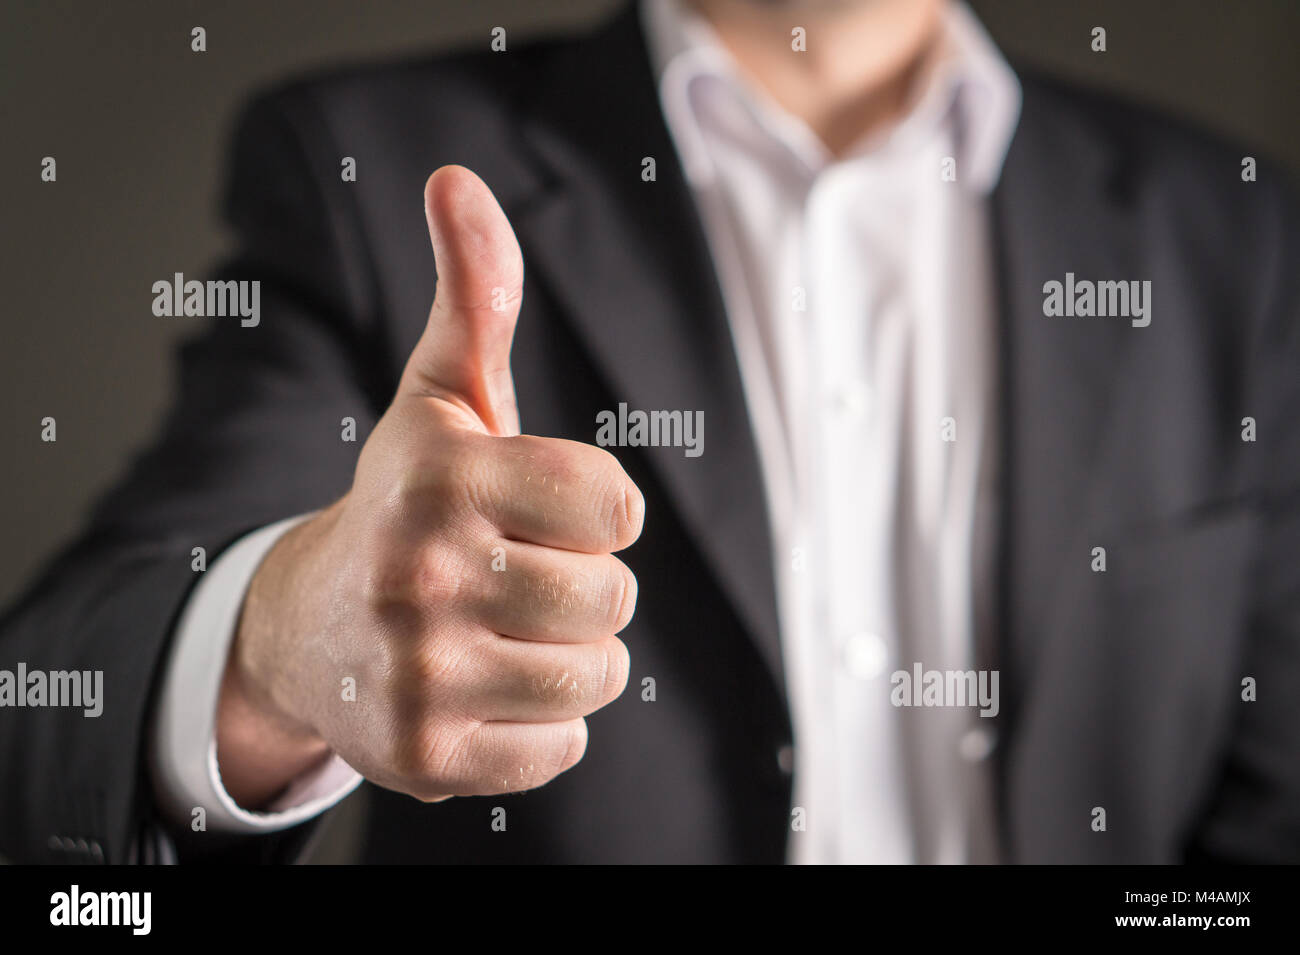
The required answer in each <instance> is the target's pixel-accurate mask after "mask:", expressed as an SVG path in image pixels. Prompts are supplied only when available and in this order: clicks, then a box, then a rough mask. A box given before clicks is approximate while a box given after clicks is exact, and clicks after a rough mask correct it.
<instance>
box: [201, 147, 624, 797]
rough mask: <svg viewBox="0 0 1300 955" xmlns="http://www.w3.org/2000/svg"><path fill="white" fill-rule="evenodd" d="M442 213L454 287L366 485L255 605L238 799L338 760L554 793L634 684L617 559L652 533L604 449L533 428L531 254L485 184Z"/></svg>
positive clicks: (443, 277)
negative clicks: (525, 327)
mask: <svg viewBox="0 0 1300 955" xmlns="http://www.w3.org/2000/svg"><path fill="white" fill-rule="evenodd" d="M425 211H426V215H427V218H428V223H429V233H430V237H431V239H432V244H433V252H434V256H435V258H436V261H437V269H438V286H437V291H436V294H435V298H434V302H433V307H432V310H431V311H430V315H429V321H428V325H427V327H426V328H425V331H424V333H423V335H422V337H421V338H420V341H419V342H418V344H417V345H416V347H415V350H414V351H413V352H412V354H411V355H410V358H409V359H408V361H407V364H406V367H405V370H404V371H403V374H402V378H401V383H400V385H399V387H398V392H397V396H396V397H395V398H394V400H393V403H392V405H391V406H390V407H389V408H388V410H387V412H386V413H385V414H384V416H383V417H382V418H381V419H380V421H379V423H378V424H377V425H376V427H375V429H374V431H373V433H372V434H371V436H370V439H369V440H368V441H367V442H366V444H365V446H364V447H363V448H362V451H361V455H360V458H359V461H358V464H357V469H356V475H355V479H354V482H353V486H352V489H351V490H350V491H349V492H348V494H347V495H346V496H345V497H343V498H342V499H341V500H340V501H338V502H336V503H335V504H334V505H333V506H332V507H330V508H328V509H327V510H325V511H323V512H321V513H320V514H318V515H316V516H315V517H314V518H313V519H311V520H309V521H307V522H305V523H304V524H302V525H299V526H298V527H297V528H295V529H294V530H293V531H291V532H290V533H289V534H287V535H286V536H285V537H284V538H282V539H281V541H280V542H279V543H278V544H277V545H276V547H275V548H273V549H272V551H271V553H270V554H269V555H268V557H267V559H266V560H265V561H264V563H263V565H262V567H261V568H260V569H259V570H258V573H257V575H256V576H255V578H254V580H253V584H252V586H251V588H250V591H249V594H248V597H247V598H246V603H245V608H244V614H243V617H242V619H241V624H240V629H239V634H238V636H237V638H236V642H235V646H234V649H233V650H232V655H231V659H230V661H229V663H228V667H227V674H226V681H225V685H224V686H223V702H222V707H221V713H220V716H219V727H218V756H219V761H220V764H221V767H222V772H223V778H225V779H226V780H227V786H228V788H231V792H232V795H234V796H235V797H236V799H237V800H240V801H243V800H241V797H240V794H239V793H237V792H235V790H234V788H232V786H231V781H232V780H233V781H235V784H236V785H237V786H239V787H240V788H243V789H244V793H245V798H248V799H250V800H251V801H254V802H255V801H256V800H257V798H258V794H259V793H267V794H269V793H271V792H273V791H274V788H275V784H277V783H278V784H279V785H283V784H284V783H285V782H287V781H288V779H275V778H274V777H275V776H276V775H277V772H276V770H274V769H272V768H271V767H272V765H275V766H291V765H293V764H294V763H295V762H304V761H306V760H307V754H308V753H315V754H317V755H319V753H321V752H322V751H323V750H325V749H328V750H332V751H333V752H335V753H338V754H339V755H340V756H342V757H343V758H344V760H346V761H347V762H348V763H349V764H350V765H351V766H353V767H354V768H355V769H356V770H357V771H358V772H360V773H361V774H362V775H364V776H366V777H367V778H368V779H370V780H371V781H372V782H375V783H377V784H379V785H381V786H385V787H387V788H390V789H395V790H398V791H401V792H405V793H409V794H410V795H412V796H415V797H417V798H420V799H423V800H429V801H432V800H436V799H441V798H444V797H446V796H450V795H471V794H490V793H502V792H513V791H518V790H523V789H529V788H532V787H535V786H539V785H541V784H542V783H545V782H547V781H548V780H550V779H552V778H554V777H555V776H556V775H558V774H559V773H562V772H564V771H565V770H566V769H569V768H570V767H571V766H573V765H574V764H575V763H577V762H578V760H580V759H581V758H582V755H583V753H584V751H585V749H586V744H587V726H586V722H585V720H584V719H583V718H584V717H585V716H586V715H587V714H589V713H591V712H593V711H594V710H597V709H599V708H600V707H602V706H604V705H605V704H607V703H609V702H610V701H612V700H613V699H615V698H616V697H617V696H618V695H619V694H620V693H622V691H623V689H624V687H625V686H626V684H627V678H628V671H629V660H628V651H627V648H626V647H625V646H624V644H623V642H622V641H621V640H619V639H618V637H617V636H615V634H617V633H618V632H619V631H620V630H622V629H623V628H624V627H625V626H627V624H628V622H629V620H630V619H631V618H632V613H633V609H634V608H635V606H636V592H637V586H636V579H635V577H633V575H632V573H631V571H630V570H628V568H627V566H626V565H624V564H623V563H622V562H621V561H620V560H619V559H618V558H617V557H614V556H613V554H614V553H615V552H617V551H619V550H622V549H623V548H625V547H627V546H629V545H630V544H631V543H632V542H633V541H635V540H636V538H637V536H638V535H639V534H640V531H641V523H642V517H643V512H644V503H643V500H642V497H641V494H640V492H639V491H638V490H637V488H636V486H635V485H634V484H633V483H632V481H631V480H630V479H629V478H628V477H627V475H626V474H625V473H624V471H623V469H622V468H621V467H620V466H619V464H618V462H617V461H616V460H615V459H614V457H613V456H612V455H610V454H609V453H608V452H606V451H603V450H601V449H600V448H596V447H593V446H591V445H586V444H581V443H578V442H574V441H564V440H559V439H552V438H541V437H534V436H529V435H521V434H520V433H519V415H518V411H517V408H516V405H515V397H514V387H513V383H512V379H511V375H510V346H511V341H512V338H513V336H514V328H515V322H516V320H517V318H518V313H519V303H520V300H521V297H522V291H523V260H522V257H521V255H520V251H519V245H518V243H517V242H516V240H515V237H514V233H513V232H512V230H511V228H510V224H509V222H508V221H507V220H506V217H505V214H504V213H503V212H502V210H501V208H500V206H498V204H497V202H496V200H495V199H494V198H493V196H492V194H491V192H490V191H489V190H488V188H487V186H486V185H484V183H483V182H482V181H481V180H479V179H478V177H476V176H475V175H474V174H473V173H471V172H469V171H468V170H467V169H464V168H461V167H457V166H446V167H443V168H442V169H439V170H438V171H437V172H435V173H434V174H433V176H431V177H430V179H429V181H428V184H427V185H426V187H425ZM349 677H351V678H352V679H354V680H355V686H356V698H355V701H351V702H348V701H343V700H341V695H342V694H341V693H340V686H341V685H342V684H343V681H345V680H346V679H347V678H349ZM259 747H260V748H261V750H262V752H261V753H260V755H259V753H258V749H259ZM268 747H269V748H271V749H282V750H286V751H287V753H281V754H280V755H282V756H284V755H287V754H291V753H296V754H298V756H299V758H298V759H297V760H295V759H292V758H282V759H278V760H273V759H268V758H267V753H266V750H267V748H268ZM280 775H283V771H282V770H281V771H280ZM245 781H246V782H247V785H246V786H245V785H244V782H245Z"/></svg>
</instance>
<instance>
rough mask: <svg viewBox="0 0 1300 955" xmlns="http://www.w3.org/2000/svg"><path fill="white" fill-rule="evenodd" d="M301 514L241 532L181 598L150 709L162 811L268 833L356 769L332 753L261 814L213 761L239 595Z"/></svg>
mask: <svg viewBox="0 0 1300 955" xmlns="http://www.w3.org/2000/svg"><path fill="white" fill-rule="evenodd" d="M309 516H310V515H307V514H303V515H299V516H298V517H291V518H288V519H287V520H283V521H279V522H278V523H275V524H270V525H268V526H266V527H263V528H261V529H260V530H256V531H253V532H252V533H251V534H248V535H246V536H245V537H242V538H240V539H239V540H238V541H236V542H235V543H234V544H233V545H231V547H229V548H228V549H227V550H226V551H225V553H223V554H222V555H221V556H220V557H219V558H218V559H217V560H216V562H215V563H213V565H212V566H211V567H210V568H208V570H207V571H206V572H205V573H204V575H203V580H202V581H200V583H199V584H198V586H197V587H195V588H194V592H193V594H192V595H191V596H190V599H189V601H188V602H187V603H186V604H185V609H184V611H183V613H182V614H181V619H180V623H179V624H178V626H177V629H176V639H175V641H174V643H173V646H172V650H171V655H170V657H169V659H168V661H167V668H166V671H165V673H164V675H163V684H162V690H161V693H160V694H159V700H158V708H157V710H156V711H155V713H154V722H153V727H152V739H151V746H150V757H151V758H150V764H151V768H152V773H153V783H154V789H155V792H156V795H157V798H158V801H159V805H160V806H161V808H162V810H163V812H164V813H165V814H166V815H167V816H168V817H169V818H171V819H173V820H175V821H176V822H177V823H180V824H187V825H190V826H191V827H196V826H195V820H196V819H197V816H196V813H195V810H196V809H202V810H203V815H205V816H206V820H205V822H204V826H205V827H206V829H207V830H209V831H217V832H234V833H248V834H253V833H266V832H272V831H275V830H277V829H287V828H288V827H290V826H294V825H297V824H298V823H301V822H305V821H307V820H308V819H310V818H312V817H313V816H316V815H319V814H320V813H322V812H324V811H325V810H326V809H328V808H330V807H331V806H333V805H334V804H335V803H337V802H339V800H341V799H343V797H345V796H346V795H348V793H350V792H352V790H353V789H355V788H356V787H357V785H358V784H360V782H361V775H360V774H359V773H358V772H357V771H356V770H354V769H353V768H352V767H351V766H349V765H348V764H347V763H345V762H344V761H343V760H342V759H341V758H340V757H338V756H337V755H333V754H331V756H330V757H329V758H328V759H327V760H325V761H323V762H322V763H320V764H319V765H318V766H315V767H313V768H312V769H310V770H307V771H306V772H304V773H303V774H301V775H300V776H298V777H297V778H296V779H295V780H294V781H293V782H292V783H291V784H290V785H289V786H288V788H287V789H286V790H285V791H284V792H283V793H282V794H281V795H280V796H279V797H278V798H277V799H276V800H275V802H274V803H272V804H271V806H269V807H268V810H267V811H265V812H251V811H249V810H247V809H244V808H243V807H242V806H240V805H238V804H237V803H236V802H235V800H234V799H233V798H232V797H231V795H230V794H229V793H228V792H226V788H225V786H224V785H223V784H222V782H221V772H220V770H219V768H218V766H217V734H216V722H217V703H218V700H219V697H220V692H221V681H222V677H223V676H224V674H225V671H226V658H227V657H228V655H229V653H230V645H231V643H232V642H233V640H234V638H235V631H236V627H237V626H238V623H239V613H240V610H241V609H242V607H243V604H244V595H245V593H246V592H247V591H248V585H249V583H250V582H251V581H252V579H253V575H254V574H255V573H256V571H257V568H258V567H259V566H260V565H261V563H262V559H263V558H264V557H265V556H266V555H267V553H269V552H270V550H271V548H272V547H273V546H274V545H275V542H276V541H278V540H279V539H280V537H281V536H283V535H284V534H285V533H286V532H287V531H288V530H290V529H291V528H292V527H294V526H295V525H297V524H299V523H300V522H302V521H304V520H306V519H307V518H308V517H309Z"/></svg>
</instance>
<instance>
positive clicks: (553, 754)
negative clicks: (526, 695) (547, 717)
mask: <svg viewBox="0 0 1300 955" xmlns="http://www.w3.org/2000/svg"><path fill="white" fill-rule="evenodd" d="M586 750H587V723H586V721H585V720H583V719H581V718H578V719H572V720H567V721H564V722H559V723H515V722H488V723H483V724H481V725H480V726H478V727H477V728H476V729H475V730H473V731H472V732H471V733H470V735H469V736H467V737H466V738H465V740H464V741H463V743H462V745H461V746H460V747H459V748H458V750H457V755H456V757H455V758H454V759H453V760H452V761H451V763H450V764H449V765H448V767H447V770H448V772H447V777H446V778H445V779H443V780H439V785H440V787H441V788H443V789H446V790H447V791H448V792H450V793H451V794H452V795H455V796H489V795H495V794H497V793H512V792H521V791H522V790H525V789H534V788H536V787H538V786H540V785H542V784H543V783H546V782H549V781H550V780H552V779H554V778H555V777H556V776H558V775H559V774H560V773H562V772H564V771H565V770H568V769H571V768H572V767H573V766H575V765H576V764H577V762H578V760H580V759H582V756H583V754H584V753H585V752H586Z"/></svg>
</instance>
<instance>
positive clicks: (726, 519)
mask: <svg viewBox="0 0 1300 955" xmlns="http://www.w3.org/2000/svg"><path fill="white" fill-rule="evenodd" d="M534 92H535V96H534V97H533V98H532V100H531V102H530V103H529V104H528V105H527V107H526V108H525V109H524V110H523V111H522V115H523V117H525V118H524V119H523V122H524V129H523V131H522V140H523V142H524V143H525V144H526V147H527V148H528V149H529V150H531V151H532V152H533V153H534V154H535V157H536V158H537V159H538V160H539V161H540V164H541V165H542V166H543V167H544V168H545V169H547V170H549V180H550V181H549V185H548V186H546V187H544V188H543V190H542V192H541V194H540V195H539V196H537V197H535V198H534V199H533V200H532V201H530V202H528V203H526V204H524V205H523V206H522V207H521V209H519V210H517V211H514V212H513V213H512V219H513V222H514V226H515V231H516V234H517V235H518V236H519V239H520V243H521V245H522V247H523V250H524V257H525V261H526V263H527V267H528V268H529V270H530V272H531V273H533V274H534V275H535V276H536V279H535V280H536V281H539V282H541V283H543V284H544V285H545V287H546V288H547V291H548V292H549V293H550V294H552V295H553V296H555V298H557V299H558V300H559V302H560V303H561V304H562V306H563V308H564V311H565V314H566V316H567V317H568V319H569V320H570V321H571V323H572V325H573V327H574V328H575V330H576V332H577V334H578V336H579V337H580V338H581V339H582V341H583V342H584V343H585V345H586V347H587V348H588V349H590V351H591V353H592V355H593V356H594V358H595V360H596V363H597V365H598V366H599V367H600V369H601V371H602V373H603V374H604V376H605V378H606V383H607V385H608V388H609V392H610V395H611V398H612V400H613V401H614V402H615V403H617V402H626V403H627V406H628V408H629V409H640V410H643V411H651V410H681V411H685V412H694V411H697V410H698V411H703V412H704V453H703V454H702V455H700V456H699V457H695V458H688V457H686V455H685V454H684V453H683V449H681V448H662V447H661V448H644V449H641V453H643V454H644V455H646V457H647V459H648V461H649V464H650V466H651V468H652V469H653V471H654V473H655V474H656V476H657V477H658V478H659V480H660V481H661V482H662V484H663V486H664V487H665V488H666V490H667V491H668V493H669V495H670V496H671V498H672V499H673V501H674V504H675V505H676V507H677V508H678V510H679V512H680V515H681V518H682V522H683V524H684V525H685V527H687V528H688V529H689V532H690V533H691V534H692V535H693V538H694V541H695V543H696V544H697V546H698V547H699V549H700V551H701V552H702V553H703V554H704V556H705V558H706V559H707V561H708V563H709V565H710V566H711V568H712V570H713V572H714V574H715V575H716V577H717V579H718V582H719V584H720V587H721V589H722V591H723V593H724V594H725V595H726V596H727V598H728V599H729V600H730V601H731V603H732V605H733V606H734V607H735V608H736V610H737V611H738V612H739V614H740V618H741V620H742V621H743V622H744V623H745V625H746V628H747V629H748V631H749V632H750V634H751V635H752V636H753V638H754V640H755V642H756V644H757V648H758V650H759V652H760V654H761V655H762V657H763V658H764V660H765V662H766V663H767V665H768V668H769V670H770V671H771V672H772V674H773V677H774V678H775V680H776V682H777V685H778V686H782V685H783V676H782V674H783V667H782V661H781V648H780V640H779V633H778V625H777V611H776V601H775V587H774V582H773V566H772V546H771V541H770V534H769V528H768V523H767V508H766V503H765V497H764V489H763V483H762V475H761V471H760V469H759V462H758V455H757V451H756V447H755V443H754V439H753V435H752V432H751V429H750V422H749V418H748V413H747V411H746V405H745V400H744V394H743V391H742V385H741V379H740V372H739V368H738V365H737V362H736V357H735V351H734V348H733V345H732V341H731V337H730V330H729V326H728V323H727V318H726V314H725V311H724V306H723V302H722V298H721V293H720V290H719V288H718V285H717V280H716V278H715V277H714V272H713V269H712V266H711V259H710V256H709V251H708V247H707V244H706V241H705V238H704V235H703V232H702V229H701V225H700V222H699V219H698V216H697V214H696V211H695V207H694V203H693V200H692V197H691V194H690V191H689V188H688V186H687V184H686V182H685V180H684V178H683V175H682V172H681V169H680V166H679V164H678V160H677V156H676V153H675V151H674V147H673V145H672V142H671V139H670V137H669V134H668V131H667V129H666V128H665V126H664V124H663V121H662V118H661V112H660V105H659V101H658V96H657V93H656V87H655V83H654V79H653V76H652V74H651V68H650V65H649V62H648V57H647V54H646V50H645V43H644V40H643V38H642V35H641V31H640V28H639V24H638V22H637V19H636V15H635V9H634V8H632V9H629V10H627V11H625V12H624V13H623V14H622V15H621V16H619V17H618V18H617V19H616V20H615V21H613V23H612V24H611V25H610V26H609V27H608V28H606V30H605V31H604V32H603V33H602V34H601V35H598V36H596V37H592V38H589V39H587V40H585V41H584V42H582V43H580V44H575V46H574V47H573V48H572V49H570V50H568V51H566V56H563V57H557V58H556V60H555V63H554V68H553V70H551V71H549V72H548V73H547V74H546V75H545V77H544V78H543V79H541V81H540V82H539V85H538V87H537V89H536V90H535V91H534ZM646 156H651V157H654V159H655V162H656V166H657V181H655V182H645V181H642V178H641V169H642V159H643V157H646ZM537 273H540V275H537ZM610 410H616V407H615V408H611V409H610ZM595 428H596V423H595V422H594V421H593V422H592V432H593V435H594V433H595ZM633 453H635V452H633ZM650 519H653V516H650Z"/></svg>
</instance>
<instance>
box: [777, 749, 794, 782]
mask: <svg viewBox="0 0 1300 955" xmlns="http://www.w3.org/2000/svg"><path fill="white" fill-rule="evenodd" d="M776 765H777V768H778V769H780V770H781V774H782V775H783V776H789V775H791V774H792V773H794V747H793V746H791V745H790V744H789V743H786V744H785V745H784V746H778V747H777V750H776Z"/></svg>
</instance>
